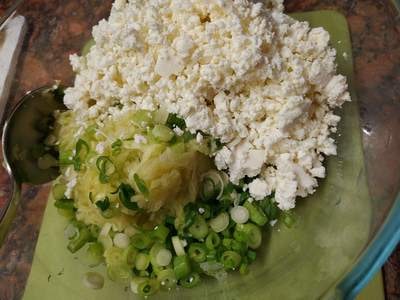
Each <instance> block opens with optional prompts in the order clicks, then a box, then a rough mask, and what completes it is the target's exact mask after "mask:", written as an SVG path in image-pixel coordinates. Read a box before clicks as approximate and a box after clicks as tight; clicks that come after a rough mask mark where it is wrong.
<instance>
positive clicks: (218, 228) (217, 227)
mask: <svg viewBox="0 0 400 300" xmlns="http://www.w3.org/2000/svg"><path fill="white" fill-rule="evenodd" d="M209 224H210V227H211V229H212V230H214V231H215V232H217V233H218V232H222V231H224V230H225V229H226V228H227V227H228V225H229V215H228V213H226V212H222V213H220V214H219V215H218V216H216V217H215V218H214V219H211V220H210V222H209Z"/></svg>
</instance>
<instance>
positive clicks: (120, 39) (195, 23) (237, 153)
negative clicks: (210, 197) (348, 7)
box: [64, 0, 350, 209]
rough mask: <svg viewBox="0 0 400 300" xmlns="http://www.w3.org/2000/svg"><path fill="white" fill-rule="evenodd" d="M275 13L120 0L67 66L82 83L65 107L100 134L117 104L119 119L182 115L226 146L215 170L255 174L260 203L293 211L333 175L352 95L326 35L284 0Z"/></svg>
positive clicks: (214, 0)
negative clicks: (338, 135) (133, 113)
mask: <svg viewBox="0 0 400 300" xmlns="http://www.w3.org/2000/svg"><path fill="white" fill-rule="evenodd" d="M267 3H268V4H265V3H264V2H262V1H259V2H257V3H254V2H253V1H247V0H243V1H242V0H240V1H231V0H207V1H206V0H198V1H175V0H149V1H123V0H116V1H115V3H114V5H113V8H112V11H111V14H110V17H109V18H108V20H102V21H100V22H99V24H98V25H96V26H95V27H94V28H93V37H94V40H95V45H94V46H93V47H92V48H91V49H90V51H89V53H88V54H87V55H86V56H85V57H79V56H78V55H72V56H71V57H70V61H71V64H72V67H73V70H74V71H75V72H76V73H77V75H76V78H75V84H74V86H73V87H71V88H68V89H66V91H65V97H64V103H65V104H66V106H67V107H68V108H70V109H72V110H74V111H75V113H76V115H77V116H76V118H77V120H76V122H78V123H80V124H83V123H84V121H85V120H86V119H96V120H99V121H98V122H97V123H98V126H99V128H102V127H103V126H104V124H103V121H102V120H105V119H106V116H109V115H114V114H116V109H115V104H116V103H115V101H116V99H117V101H118V104H119V105H120V106H122V107H123V110H124V109H150V110H153V109H156V108H157V107H163V108H165V109H166V110H167V111H168V112H169V113H176V114H178V115H179V116H180V117H182V118H183V119H184V120H185V122H186V125H187V129H188V130H189V131H190V132H196V131H198V130H201V131H202V132H203V133H204V134H209V135H211V136H213V137H214V138H217V139H219V140H220V141H221V142H222V143H223V144H224V147H222V149H220V150H218V151H217V152H216V153H215V157H214V159H215V165H216V167H217V168H218V169H219V170H226V172H227V173H228V174H229V178H230V180H231V181H232V182H234V183H238V182H239V180H240V179H241V178H243V177H245V176H248V177H256V176H258V177H259V180H261V182H264V183H263V184H260V183H259V182H258V181H256V182H255V183H254V184H253V192H254V193H255V194H254V195H257V197H255V196H254V197H255V198H256V199H258V198H260V197H261V195H262V194H270V193H272V192H275V198H276V201H277V203H278V206H279V207H280V208H281V209H290V208H292V207H294V205H295V199H296V197H305V196H307V195H309V194H311V193H313V192H314V191H315V188H316V187H317V185H318V182H317V181H316V179H315V178H323V177H324V176H325V169H324V168H323V166H322V161H323V155H335V154H336V145H335V143H334V140H333V139H332V138H331V137H330V134H331V133H332V132H336V127H337V124H338V122H339V120H340V118H339V117H338V116H336V115H334V113H333V109H335V108H338V107H341V106H342V105H343V104H344V103H345V102H346V101H350V95H349V93H348V91H347V83H346V78H344V77H343V76H342V75H336V65H335V56H336V52H335V50H334V49H332V48H330V46H329V34H328V33H327V31H325V30H324V29H322V28H310V25H309V24H308V23H307V22H298V21H296V20H294V19H292V18H291V17H289V16H287V15H285V14H284V12H283V1H282V0H269V1H268V2H267ZM200 12H201V15H204V16H209V18H208V19H209V20H207V22H202V20H201V18H200V16H199V14H200ZM222 12H224V13H222ZM339 43H340V42H339ZM342 55H343V57H344V59H348V58H349V56H348V53H343V54H342ZM93 100H94V104H93ZM174 132H175V133H176V134H177V135H181V134H183V132H182V131H181V130H180V129H179V128H174ZM96 134H101V132H99V131H98V132H97V133H96ZM201 138H202V137H200V136H199V135H198V136H196V140H197V141H198V142H199V140H201ZM135 142H138V143H142V142H146V141H144V140H143V139H142V138H140V137H139V138H138V139H137V138H136V137H135ZM97 150H98V152H99V153H100V152H101V151H102V150H103V149H102V147H101V146H99V147H98V148H97V147H96V151H97ZM282 155H283V156H284V159H283V158H282ZM251 184H252V183H250V185H251ZM265 185H266V186H267V187H265ZM261 187H263V189H261Z"/></svg>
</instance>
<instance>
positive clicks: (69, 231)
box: [64, 224, 79, 240]
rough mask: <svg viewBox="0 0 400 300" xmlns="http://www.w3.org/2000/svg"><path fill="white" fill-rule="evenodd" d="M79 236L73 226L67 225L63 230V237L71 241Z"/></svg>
mask: <svg viewBox="0 0 400 300" xmlns="http://www.w3.org/2000/svg"><path fill="white" fill-rule="evenodd" d="M78 234H79V229H78V228H77V227H76V226H75V225H74V224H68V225H67V227H65V229H64V236H65V237H66V238H67V239H69V240H72V239H74V238H75V237H76V236H77V235H78Z"/></svg>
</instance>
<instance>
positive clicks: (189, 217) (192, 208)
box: [175, 203, 197, 228]
mask: <svg viewBox="0 0 400 300" xmlns="http://www.w3.org/2000/svg"><path fill="white" fill-rule="evenodd" d="M184 212H185V222H184V224H183V228H187V227H189V226H191V225H192V224H193V223H194V221H195V219H196V217H197V211H196V205H195V204H194V203H189V204H188V205H186V206H185V207H184ZM175 227H176V226H175Z"/></svg>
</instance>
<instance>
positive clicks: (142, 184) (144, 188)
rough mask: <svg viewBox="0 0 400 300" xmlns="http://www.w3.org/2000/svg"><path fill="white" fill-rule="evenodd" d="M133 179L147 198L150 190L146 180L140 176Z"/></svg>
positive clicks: (135, 175) (134, 176)
mask: <svg viewBox="0 0 400 300" xmlns="http://www.w3.org/2000/svg"><path fill="white" fill-rule="evenodd" d="M133 179H134V180H135V184H136V187H137V188H138V190H139V191H140V192H141V193H142V194H143V195H145V196H146V197H147V196H149V190H148V188H147V186H146V183H145V182H144V180H143V179H142V178H140V177H139V175H138V174H134V175H133Z"/></svg>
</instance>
